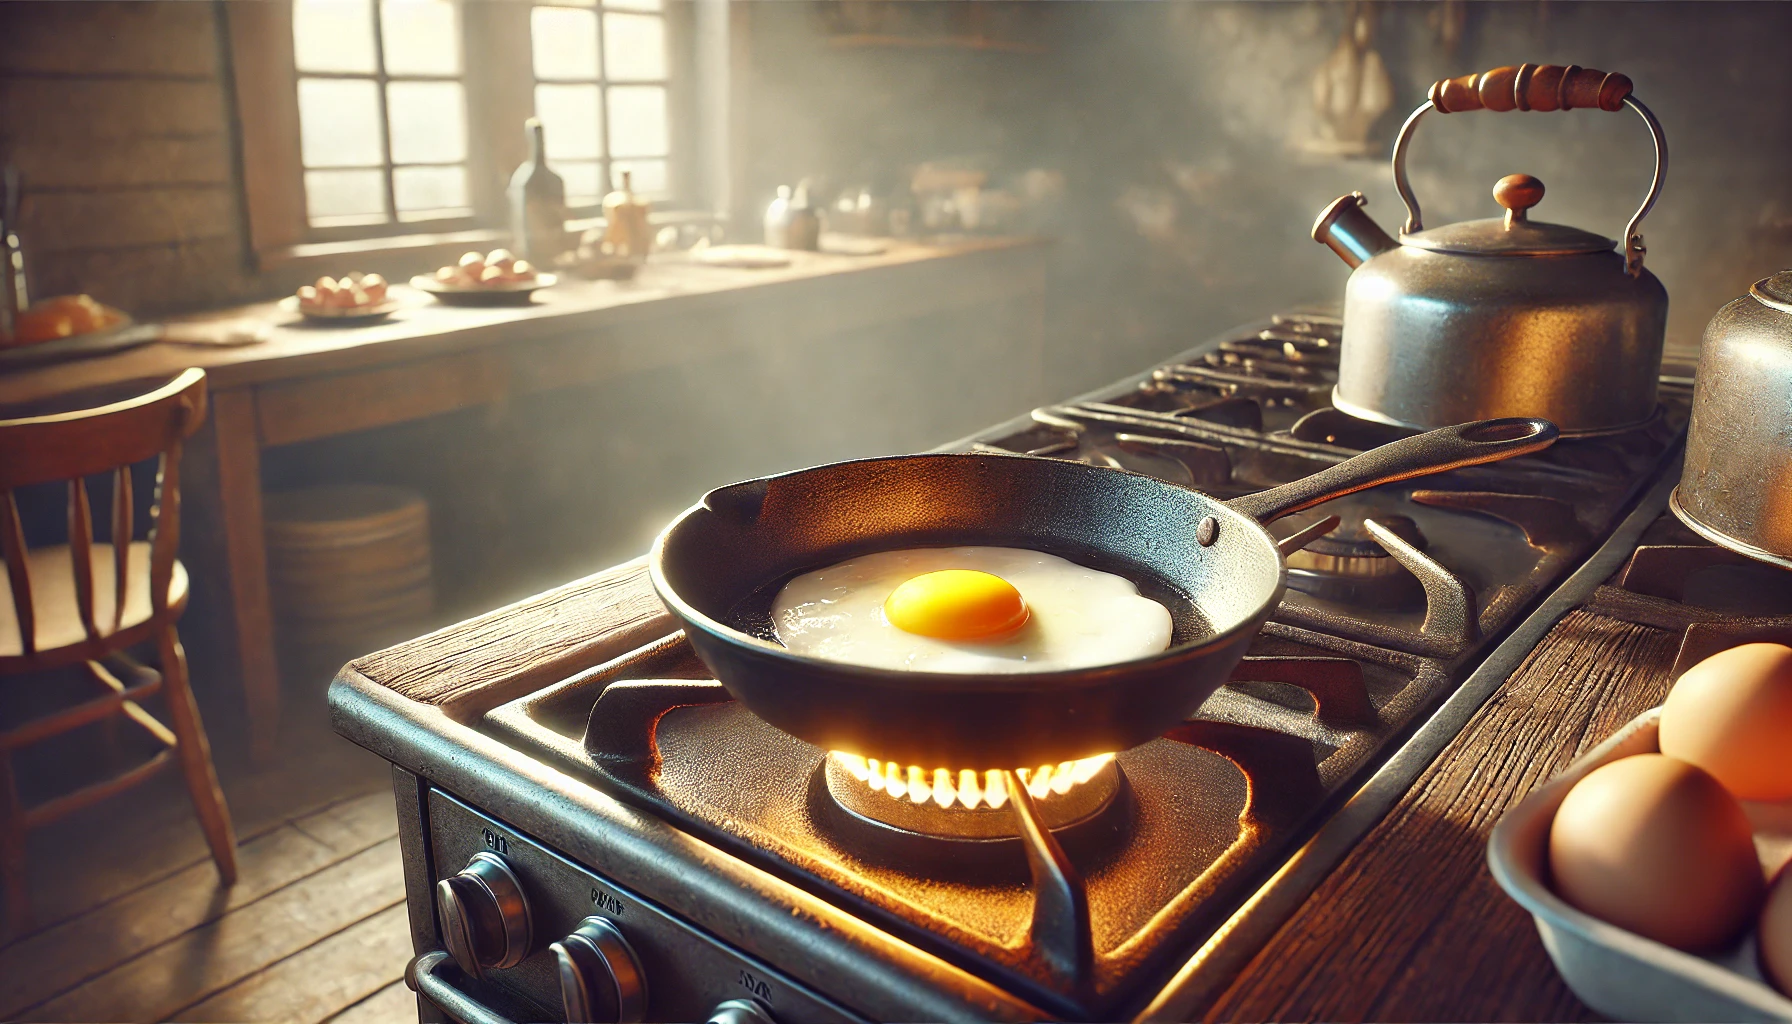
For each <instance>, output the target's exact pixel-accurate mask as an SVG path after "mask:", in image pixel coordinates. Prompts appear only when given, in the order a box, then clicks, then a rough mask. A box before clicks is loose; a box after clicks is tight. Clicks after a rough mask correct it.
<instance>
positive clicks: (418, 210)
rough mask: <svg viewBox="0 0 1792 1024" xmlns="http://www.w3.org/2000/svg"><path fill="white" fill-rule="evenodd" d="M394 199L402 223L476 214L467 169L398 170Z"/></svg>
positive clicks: (413, 168)
mask: <svg viewBox="0 0 1792 1024" xmlns="http://www.w3.org/2000/svg"><path fill="white" fill-rule="evenodd" d="M392 196H393V199H394V200H395V201H396V202H397V204H398V219H399V220H425V219H429V218H435V217H464V216H467V215H468V214H471V213H472V212H473V211H472V210H471V209H470V208H469V204H468V203H467V169H466V168H465V167H397V168H394V169H393V171H392Z"/></svg>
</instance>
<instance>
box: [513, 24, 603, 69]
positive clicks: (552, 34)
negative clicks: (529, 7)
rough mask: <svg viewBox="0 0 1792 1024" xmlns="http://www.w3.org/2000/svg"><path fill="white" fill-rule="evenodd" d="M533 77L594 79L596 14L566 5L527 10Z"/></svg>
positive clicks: (596, 67)
mask: <svg viewBox="0 0 1792 1024" xmlns="http://www.w3.org/2000/svg"><path fill="white" fill-rule="evenodd" d="M529 39H530V42H531V45H532V46H533V47H534V50H535V77H536V78H596V77H598V70H599V69H598V66H597V13H596V12H595V11H581V10H575V9H572V8H567V7H537V8H535V9H534V10H533V11H530V12H529Z"/></svg>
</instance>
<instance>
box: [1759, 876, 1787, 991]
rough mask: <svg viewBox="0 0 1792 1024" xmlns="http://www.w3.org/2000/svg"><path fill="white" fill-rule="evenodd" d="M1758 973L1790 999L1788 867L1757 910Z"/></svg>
mask: <svg viewBox="0 0 1792 1024" xmlns="http://www.w3.org/2000/svg"><path fill="white" fill-rule="evenodd" d="M1759 937H1760V940H1761V973H1763V974H1765V975H1767V980H1769V981H1771V982H1773V985H1774V987H1775V988H1777V989H1779V990H1780V991H1781V992H1784V993H1786V994H1787V995H1789V996H1792V866H1789V867H1785V868H1781V869H1780V875H1779V878H1778V879H1776V880H1775V881H1774V883H1773V888H1772V889H1771V890H1769V891H1768V893H1767V905H1766V906H1764V907H1762V908H1761V924H1760V936H1759Z"/></svg>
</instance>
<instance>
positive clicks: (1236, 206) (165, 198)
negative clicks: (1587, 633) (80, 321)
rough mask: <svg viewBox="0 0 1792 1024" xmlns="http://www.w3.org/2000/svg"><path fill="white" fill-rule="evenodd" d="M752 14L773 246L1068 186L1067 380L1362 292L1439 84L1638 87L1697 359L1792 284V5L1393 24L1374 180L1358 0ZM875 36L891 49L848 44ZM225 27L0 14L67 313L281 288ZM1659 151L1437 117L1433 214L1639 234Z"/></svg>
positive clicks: (1632, 139) (130, 14)
mask: <svg viewBox="0 0 1792 1024" xmlns="http://www.w3.org/2000/svg"><path fill="white" fill-rule="evenodd" d="M741 6H742V8H743V10H742V11H741V12H740V16H741V17H743V18H745V19H746V20H747V21H748V22H749V40H750V42H749V47H748V49H749V52H750V54H751V68H750V70H749V72H748V73H747V74H745V75H744V76H743V79H742V89H741V92H740V94H739V96H738V98H737V111H738V112H740V113H741V114H742V116H743V117H744V118H745V124H744V126H743V128H742V130H741V132H740V133H739V136H738V137H739V139H740V141H741V142H742V143H743V145H742V153H741V156H742V158H743V159H744V161H745V174H744V181H743V184H744V186H745V187H744V188H743V189H742V190H741V199H742V209H741V212H742V213H743V214H744V215H745V218H746V223H744V224H743V228H744V229H745V230H746V233H749V234H750V233H751V230H750V229H751V223H750V222H751V219H752V217H753V216H754V215H755V213H756V211H757V210H758V209H761V208H763V203H764V201H765V199H767V198H769V196H770V194H771V191H772V189H773V188H774V187H775V185H776V184H778V183H780V182H784V183H788V182H793V181H794V180H796V179H797V178H798V177H800V176H802V175H816V176H818V177H820V178H822V179H824V180H826V181H829V182H832V183H834V184H836V185H846V184H858V183H861V182H870V183H873V184H878V185H881V186H883V187H891V186H895V185H897V184H899V183H901V182H902V181H904V180H906V168H908V167H910V166H912V165H913V164H914V163H916V162H918V161H921V160H928V159H939V158H958V157H965V156H973V157H983V158H988V159H989V160H990V162H991V163H993V164H994V165H995V167H996V169H997V170H999V171H1003V172H1006V173H1010V174H1012V173H1017V172H1019V171H1022V170H1025V169H1027V168H1029V167H1039V166H1044V167H1052V168H1057V169H1060V170H1062V171H1064V172H1065V174H1066V176H1067V179H1068V182H1069V189H1068V202H1067V204H1066V206H1065V209H1064V211H1063V215H1064V220H1063V225H1064V229H1065V230H1064V237H1063V241H1062V242H1061V244H1060V255H1059V273H1060V278H1061V280H1060V281H1059V282H1058V286H1057V287H1056V288H1055V294H1057V295H1058V296H1060V298H1061V300H1062V307H1061V309H1060V310H1059V311H1058V315H1056V316H1054V317H1053V318H1052V320H1053V323H1054V324H1055V325H1056V327H1057V329H1058V335H1059V337H1058V346H1057V351H1056V354H1055V357H1054V361H1053V364H1052V367H1051V379H1050V380H1049V381H1048V384H1051V385H1053V386H1056V387H1057V388H1058V390H1068V389H1071V388H1074V387H1077V386H1081V385H1093V384H1096V383H1099V382H1101V381H1104V380H1108V379H1111V378H1113V377H1115V376H1117V375H1119V374H1121V373H1124V372H1127V371H1129V370H1133V369H1136V368H1137V367H1139V366H1141V365H1144V364H1146V363H1149V362H1150V361H1152V360H1153V359H1157V358H1161V357H1162V356H1163V355H1164V354H1166V353H1169V352H1171V351H1174V350H1176V349H1178V348H1180V347H1183V346H1185V345H1187V344H1191V343H1193V342H1194V341H1196V340H1198V339H1200V338H1202V337H1205V336H1206V335H1207V334H1209V333H1211V332H1212V331H1213V330H1216V329H1218V328H1219V327H1221V326H1223V325H1225V324H1229V323H1232V322H1236V321H1240V320H1244V319H1249V318H1252V317H1255V316H1258V315H1261V314H1262V313H1263V312H1264V311H1265V310H1268V309H1271V308H1276V307H1280V306H1283V305H1286V304H1288V303H1289V302H1291V301H1335V300H1336V299H1337V297H1338V296H1339V295H1340V293H1341V288H1342V282H1343V280H1344V268H1343V266H1342V265H1341V264H1339V263H1337V262H1336V260H1335V259H1334V258H1333V257H1332V256H1330V255H1329V254H1328V253H1327V252H1326V251H1325V250H1324V249H1322V248H1321V247H1319V246H1316V245H1314V244H1312V243H1311V242H1310V241H1309V240H1308V239H1307V229H1308V226H1309V225H1310V223H1311V220H1312V216H1313V214H1314V213H1315V212H1316V211H1317V210H1318V209H1319V207H1320V206H1322V205H1323V204H1324V203H1325V202H1326V201H1328V200H1329V199H1331V198H1332V197H1334V196H1336V195H1338V194H1340V193H1343V192H1345V191H1349V190H1351V189H1361V190H1363V191H1364V192H1365V193H1366V194H1368V195H1369V197H1370V201H1371V206H1370V211H1371V212H1372V213H1374V214H1375V215H1376V216H1377V217H1379V218H1381V219H1382V220H1383V221H1384V223H1386V224H1388V225H1389V226H1390V227H1391V226H1393V225H1394V224H1396V223H1397V221H1398V220H1399V209H1400V208H1399V205H1398V202H1397V200H1396V199H1395V197H1394V195H1393V191H1392V188H1391V186H1390V185H1389V183H1388V180H1387V173H1386V167H1385V161H1383V160H1382V159H1381V158H1380V156H1379V154H1381V153H1385V151H1386V146H1387V143H1388V140H1389V138H1390V137H1391V134H1392V132H1393V131H1394V130H1395V129H1396V128H1397V127H1398V124H1399V120H1400V118H1401V117H1402V116H1404V114H1405V112H1406V111H1407V110H1409V109H1410V108H1411V107H1412V106H1413V104H1414V103H1416V102H1417V101H1418V99H1419V98H1420V97H1421V96H1422V95H1423V91H1424V89H1425V87H1426V86H1427V85H1428V84H1429V83H1430V81H1431V80H1432V79H1434V78H1436V77H1438V76H1441V75H1444V74H1448V73H1452V72H1461V71H1466V70H1476V69H1481V68H1486V67H1492V66H1495V65H1498V64H1502V63H1514V62H1518V61H1521V60H1532V61H1552V60H1554V61H1562V62H1567V61H1575V62H1579V63H1582V64H1587V65H1591V66H1595V67H1605V68H1609V69H1616V70H1622V71H1624V72H1626V73H1628V74H1630V75H1631V76H1632V77H1633V78H1634V79H1636V82H1637V89H1638V95H1639V96H1641V97H1642V98H1643V99H1644V100H1645V101H1646V102H1648V103H1650V104H1651V106H1653V107H1654V109H1655V110H1656V112H1657V113H1658V114H1659V115H1660V117H1661V119H1662V122H1663V124H1664V125H1665V126H1666V129H1667V132H1668V138H1669V142H1670V144H1671V145H1672V147H1673V151H1674V160H1673V166H1672V169H1671V173H1670V176H1669V179H1668V186H1667V189H1666V191H1665V193H1664V195H1663V197H1662V201H1661V204H1660V205H1659V206H1658V208H1657V210H1656V212H1655V213H1654V214H1653V215H1652V216H1651V218H1650V220H1649V221H1648V223H1647V225H1646V229H1647V230H1646V234H1647V236H1648V240H1649V250H1650V252H1649V263H1650V266H1651V267H1652V268H1654V269H1655V270H1656V272H1657V273H1658V274H1660V275H1661V277H1662V279H1663V280H1664V282H1665V283H1666V284H1667V285H1668V289H1669V293H1670V295H1671V296H1672V298H1673V304H1672V327H1671V334H1670V342H1671V343H1676V344H1679V345H1682V346H1684V345H1688V344H1692V343H1696V340H1697V337H1698V332H1699V329H1700V328H1701V326H1702V325H1703V323H1704V321H1705V320H1706V318H1707V317H1709V315H1710V313H1711V312H1712V311H1714V310H1715V309H1716V308H1717V306H1719V305H1721V304H1722V302H1723V301H1724V300H1725V299H1727V298H1728V297H1731V296H1734V295H1736V294H1739V293H1740V292H1741V290H1742V289H1743V288H1744V287H1746V285H1747V283H1748V282H1749V281H1751V280H1753V279H1754V278H1755V277H1758V276H1761V275H1762V274H1765V273H1767V272H1769V271H1771V270H1773V269H1776V268H1778V267H1780V266H1781V265H1784V264H1787V263H1792V175H1787V174H1785V173H1784V169H1785V168H1786V167H1787V166H1789V165H1792V109H1789V108H1792V64H1788V63H1787V62H1786V61H1784V60H1783V59H1782V55H1781V54H1780V52H1779V44H1778V42H1777V41H1778V40H1780V39H1783V38H1785V35H1786V33H1787V31H1788V30H1789V29H1792V5H1784V4H1753V3H1728V2H1705V3H1569V2H1563V0H1537V2H1518V3H1472V4H1391V5H1385V6H1384V7H1383V8H1382V9H1380V10H1379V11H1376V12H1374V14H1373V17H1372V21H1373V33H1372V38H1371V39H1370V40H1369V41H1368V49H1370V50H1373V51H1374V52H1375V53H1377V54H1378V55H1379V56H1380V58H1381V60H1382V61H1383V63H1384V64H1385V66H1386V69H1387V72H1388V76H1389V83H1390V84H1391V86H1392V95H1391V99H1390V102H1389V105H1388V109H1387V111H1386V112H1385V113H1384V114H1383V115H1382V116H1381V117H1380V118H1379V120H1378V121H1377V123H1376V124H1375V127H1374V130H1373V131H1372V132H1371V135H1372V142H1373V144H1374V148H1373V150H1372V152H1374V153H1375V154H1377V155H1376V156H1375V157H1373V158H1341V157H1336V156H1322V155H1316V154H1314V153H1312V152H1310V147H1309V145H1308V142H1309V140H1311V139H1313V138H1315V137H1316V136H1318V135H1319V134H1320V132H1319V127H1318V123H1317V119H1316V117H1315V114H1314V112H1313V101H1312V92H1313V80H1314V77H1315V75H1316V74H1317V73H1318V71H1319V69H1320V66H1321V65H1322V63H1324V62H1325V61H1326V60H1327V58H1328V56H1331V55H1332V54H1333V51H1334V49H1335V48H1336V47H1337V45H1338V42H1339V39H1340V37H1341V36H1342V35H1343V34H1344V30H1345V22H1346V15H1347V13H1348V7H1349V5H1346V4H1342V3H1317V2H1309V3H1173V4H1077V3H1060V4H1033V3H1018V4H1016V3H995V4H987V5H978V6H983V7H987V8H989V10H990V12H991V14H990V15H988V17H989V23H988V24H987V25H986V26H984V28H985V30H986V31H985V32H984V35H985V36H987V37H990V38H993V40H994V42H995V43H997V44H999V45H993V46H990V45H986V46H982V47H975V46H960V45H950V43H951V40H952V29H953V26H951V25H945V26H944V27H943V28H942V29H941V31H940V32H938V33H933V34H932V35H931V36H929V37H928V38H927V39H923V40H922V42H923V44H924V45H914V40H903V39H901V38H899V37H897V36H895V35H888V36H885V35H880V33H879V32H878V31H875V29H876V28H877V26H876V25H875V24H874V22H875V18H874V17H868V16H867V14H866V12H867V11H870V10H871V9H873V8H875V6H876V5H875V4H867V3H859V2H852V3H845V4H810V3H776V4H747V5H741ZM1458 11H1459V12H1460V16H1459V17H1457V16H1456V14H1455V12H1458ZM842 12H845V13H842ZM854 18H857V19H859V20H861V21H866V22H867V24H868V25H869V27H871V28H873V29H874V31H870V32H857V33H851V35H852V36H853V38H852V39H850V40H848V41H846V42H844V43H843V42H842V40H841V38H840V37H841V35H842V31H841V30H842V22H843V21H850V20H852V19H854ZM220 22H221V18H220V14H219V8H218V6H217V5H216V4H213V3H203V2H195V3H171V2H156V3H131V2H102V3H80V4H72V3H3V4H0V161H10V162H12V163H15V164H17V165H19V167H20V168H21V169H22V170H23V171H24V173H25V175H26V180H27V183H28V185H29V186H30V189H31V190H30V193H29V197H28V199H27V202H26V208H25V210H24V220H25V228H26V233H27V238H28V242H29V244H30V245H31V253H32V257H33V268H32V269H33V273H34V285H35V290H36V291H37V292H38V294H51V293H55V292H63V291H77V290H85V291H90V292H93V293H94V294H95V295H97V296H99V297H100V298H101V299H103V300H105V301H108V302H111V303H114V304H116V305H120V306H123V307H125V308H128V309H132V310H134V311H137V312H142V313H154V312H158V311H162V310H168V309H183V308H193V307H199V306H205V305H210V304H218V303H224V302H229V301H234V300H238V299H242V298H246V297H249V296H250V295H252V294H255V293H256V292H257V290H258V287H259V284H260V283H259V282H258V281H257V280H256V278H255V277H254V276H253V275H252V274H251V273H250V272H249V270H248V269H247V267H248V264H247V260H246V255H245V242H244V239H243V232H242V216H241V210H240V201H241V200H240V197H239V194H238V188H237V186H236V184H235V181H236V176H235V171H234V156H233V153H232V148H231V137H230V127H229V126H230V116H231V115H230V96H229V90H228V89H227V88H226V85H225V83H226V82H227V81H228V78H229V75H228V72H227V67H226V61H227V57H226V54H225V48H224V47H223V46H222V45H221V40H220ZM848 27H849V28H850V27H851V26H848ZM942 41H943V42H944V44H943V45H942ZM1005 44H1013V45H1005ZM1647 153H1648V150H1647V143H1646V137H1645V136H1644V134H1643V132H1642V130H1641V128H1640V126H1639V125H1638V124H1637V123H1636V122H1635V119H1634V118H1633V117H1631V116H1630V115H1628V114H1622V115H1604V114H1600V113H1585V112H1582V113H1573V114H1569V115H1555V116H1545V115H1535V116H1525V115H1517V114H1506V115H1489V114H1472V115H1464V116H1461V117H1456V118H1440V117H1433V118H1430V119H1428V121H1427V123H1426V125H1425V127H1424V129H1423V130H1422V134H1421V137H1420V139H1419V141H1418V143H1417V145H1416V146H1415V151H1414V154H1413V178H1414V184H1415V186H1416V187H1417V188H1418V190H1419V194H1420V196H1421V198H1423V199H1424V200H1425V202H1426V211H1427V214H1428V218H1427V219H1428V221H1429V222H1432V223H1441V222H1443V221H1445V220H1447V219H1453V218H1458V217H1468V216H1483V215H1490V214H1491V213H1493V212H1494V208H1493V206H1492V202H1491V199H1490V198H1489V197H1488V195H1487V190H1488V188H1489V186H1490V185H1491V184H1492V182H1493V180H1494V179H1495V178H1497V177H1499V176H1500V175H1502V174H1506V173H1510V172H1512V171H1519V170H1523V171H1528V172H1530V173H1533V174H1537V175H1538V176H1540V177H1542V178H1543V179H1544V180H1545V181H1546V182H1547V183H1548V186H1549V196H1548V198H1546V199H1545V200H1544V202H1543V204H1542V206H1540V207H1539V208H1538V211H1537V216H1539V217H1540V218H1542V219H1548V220H1555V221H1560V222H1564V223H1572V224H1576V225H1578V226H1583V227H1587V228H1591V229H1594V230H1598V231H1601V232H1602V233H1605V234H1608V235H1616V234H1617V233H1619V232H1620V231H1621V229H1622V226H1623V222H1624V219H1625V218H1626V217H1627V216H1628V213H1629V211H1630V209H1631V208H1632V207H1633V205H1634V203H1635V198H1636V196H1637V195H1639V194H1640V192H1641V190H1642V188H1643V183H1644V181H1645V180H1646V174H1647V169H1646V167H1645V162H1646V159H1647Z"/></svg>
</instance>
